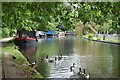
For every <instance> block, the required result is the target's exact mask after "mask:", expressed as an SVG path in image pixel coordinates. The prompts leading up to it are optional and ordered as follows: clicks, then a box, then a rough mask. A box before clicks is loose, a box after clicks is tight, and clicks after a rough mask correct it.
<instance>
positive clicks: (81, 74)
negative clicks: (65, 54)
mask: <svg viewBox="0 0 120 80" xmlns="http://www.w3.org/2000/svg"><path fill="white" fill-rule="evenodd" d="M75 68H76V67H75V63H73V65H72V66H70V72H73V73H76V72H75ZM76 74H77V75H79V77H80V78H85V79H89V78H90V76H89V74H86V70H85V69H83V71H82V68H81V67H80V68H79V70H78V72H77V73H76Z"/></svg>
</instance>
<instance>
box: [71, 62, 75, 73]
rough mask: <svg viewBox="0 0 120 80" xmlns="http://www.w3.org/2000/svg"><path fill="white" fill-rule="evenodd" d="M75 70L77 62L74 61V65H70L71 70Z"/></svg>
mask: <svg viewBox="0 0 120 80" xmlns="http://www.w3.org/2000/svg"><path fill="white" fill-rule="evenodd" d="M74 70H75V63H73V65H72V66H70V72H72V71H74Z"/></svg>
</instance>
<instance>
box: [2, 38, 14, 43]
mask: <svg viewBox="0 0 120 80" xmlns="http://www.w3.org/2000/svg"><path fill="white" fill-rule="evenodd" d="M11 39H13V37H10V38H3V39H0V42H7V41H9V40H11Z"/></svg>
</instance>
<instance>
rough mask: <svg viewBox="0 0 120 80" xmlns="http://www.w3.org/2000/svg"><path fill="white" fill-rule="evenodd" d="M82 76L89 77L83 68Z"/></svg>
mask: <svg viewBox="0 0 120 80" xmlns="http://www.w3.org/2000/svg"><path fill="white" fill-rule="evenodd" d="M82 76H83V78H86V79H89V78H90V76H89V75H88V74H86V72H85V69H83V74H82Z"/></svg>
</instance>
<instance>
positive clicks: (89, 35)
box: [83, 34, 120, 43]
mask: <svg viewBox="0 0 120 80" xmlns="http://www.w3.org/2000/svg"><path fill="white" fill-rule="evenodd" d="M83 37H85V38H87V39H90V40H100V41H108V42H115V43H120V41H119V40H116V39H109V38H105V40H103V38H100V37H94V34H87V35H84V36H83Z"/></svg>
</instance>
